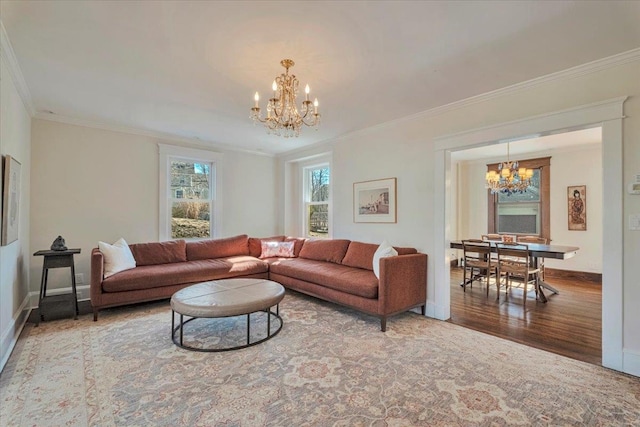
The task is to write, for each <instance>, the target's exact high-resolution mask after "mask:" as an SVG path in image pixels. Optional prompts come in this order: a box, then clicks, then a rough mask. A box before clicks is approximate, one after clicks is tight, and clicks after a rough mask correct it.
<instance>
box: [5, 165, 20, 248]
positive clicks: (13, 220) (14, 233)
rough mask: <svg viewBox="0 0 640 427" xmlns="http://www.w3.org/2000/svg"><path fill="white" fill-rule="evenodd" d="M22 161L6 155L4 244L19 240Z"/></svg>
mask: <svg viewBox="0 0 640 427" xmlns="http://www.w3.org/2000/svg"><path fill="white" fill-rule="evenodd" d="M20 168H21V165H20V162H18V161H17V160H16V159H14V158H13V157H11V156H9V155H6V156H4V175H3V179H2V184H3V185H2V239H0V240H1V244H2V246H6V245H8V244H9V243H11V242H15V241H16V240H18V222H19V220H20V213H19V207H20Z"/></svg>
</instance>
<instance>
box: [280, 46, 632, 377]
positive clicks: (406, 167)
mask: <svg viewBox="0 0 640 427" xmlns="http://www.w3.org/2000/svg"><path fill="white" fill-rule="evenodd" d="M638 76H640V61H639V60H638V58H637V56H636V57H635V59H634V60H628V61H626V62H621V63H619V64H618V65H616V66H611V67H593V68H591V69H590V70H589V71H588V72H583V73H572V74H569V75H566V76H558V77H555V78H549V79H541V80H540V81H538V82H535V83H532V84H527V85H523V86H522V87H521V88H518V89H514V90H506V91H503V92H501V93H499V94H495V95H493V96H486V97H483V98H481V99H474V100H470V101H468V102H465V103H461V104H460V105H459V106H457V107H451V108H442V109H439V110H437V111H435V112H427V113H426V114H424V115H416V116H412V117H411V118H407V119H405V120H399V121H396V122H391V123H386V124H383V125H380V126H377V127H374V128H370V129H367V130H366V131H361V132H357V133H354V134H351V135H348V136H346V137H343V138H340V139H339V140H335V141H329V142H327V144H326V147H327V148H330V149H332V150H333V158H334V163H333V165H334V167H333V171H332V172H333V190H334V204H333V206H334V219H335V224H334V230H335V233H334V237H344V238H351V239H356V240H363V241H368V242H380V241H381V240H382V239H388V240H389V241H390V242H391V243H392V244H398V245H409V246H414V247H416V248H418V249H420V250H421V251H424V252H426V253H427V254H433V253H434V252H435V251H442V250H444V249H445V248H441V247H438V248H436V247H434V240H435V237H436V236H438V235H441V233H442V230H435V229H434V225H433V224H434V217H435V213H436V212H437V210H439V209H441V208H442V207H441V206H434V202H433V200H434V198H435V191H434V176H435V172H434V171H435V167H436V165H435V163H434V157H435V156H436V152H435V150H434V143H433V141H434V139H435V138H437V137H442V136H444V135H450V134H456V133H459V132H463V131H466V130H471V129H478V128H482V127H486V126H490V125H496V124H500V123H506V122H510V121H515V120H519V119H524V118H528V117H533V116H537V115H541V114H545V113H548V112H552V111H560V110H564V109H569V108H575V107H578V106H581V105H586V104H590V103H594V102H599V101H603V100H608V99H612V98H615V97H620V96H630V98H629V99H628V100H627V101H626V103H625V107H624V109H625V115H626V118H625V119H624V123H623V126H624V129H623V130H624V136H623V148H624V152H623V153H622V155H623V159H624V180H625V183H627V182H629V181H630V180H631V177H632V174H633V173H639V172H640V79H639V78H638ZM321 149H322V147H315V148H314V150H321ZM302 154H304V153H298V155H302ZM439 167H441V166H439ZM388 177H397V178H398V223H397V224H354V223H353V218H352V215H353V213H352V209H353V208H352V185H353V182H356V181H363V180H368V179H377V178H388ZM282 188H285V189H286V186H283V187H282ZM589 194H590V196H591V194H593V193H592V192H590V193H589ZM590 201H591V199H590ZM632 212H633V213H638V212H640V197H639V196H629V195H627V194H625V196H624V213H625V218H624V222H625V223H624V251H625V252H624V271H623V274H624V307H620V311H623V313H624V319H623V336H624V350H625V354H628V355H629V357H630V358H633V359H635V360H637V361H639V362H640V334H638V333H637V331H638V330H640V311H638V310H637V309H636V307H637V306H638V305H640V286H638V280H637V278H638V277H640V263H638V261H637V260H638V259H640V238H639V236H640V233H638V232H637V231H629V229H628V228H627V225H626V224H627V217H628V215H629V214H631V213H632ZM591 218H592V217H590V219H591ZM621 221H622V219H621ZM281 224H282V226H283V227H284V226H285V224H284V217H282V218H281ZM460 232H462V231H460ZM606 233H607V225H606V224H605V229H604V234H606ZM433 266H434V265H433V257H430V262H429V273H428V286H427V298H428V304H427V306H428V307H429V305H430V304H431V305H433V304H435V303H436V294H435V289H436V287H437V286H446V284H435V283H434V275H433ZM604 333H606V331H605V332H604ZM630 363H633V362H630ZM628 366H630V364H629V365H628ZM637 369H638V370H637V371H636V372H640V365H638V368H637Z"/></svg>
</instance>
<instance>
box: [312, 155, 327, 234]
mask: <svg viewBox="0 0 640 427" xmlns="http://www.w3.org/2000/svg"><path fill="white" fill-rule="evenodd" d="M306 172H307V185H308V189H307V193H308V195H307V198H308V199H307V202H306V217H307V224H306V229H307V235H308V236H309V237H328V236H329V185H330V171H329V167H328V166H323V167H316V168H310V169H307V170H306Z"/></svg>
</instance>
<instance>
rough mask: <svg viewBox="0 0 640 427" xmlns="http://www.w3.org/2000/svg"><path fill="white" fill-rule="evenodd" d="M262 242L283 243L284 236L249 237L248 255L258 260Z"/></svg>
mask: <svg viewBox="0 0 640 427" xmlns="http://www.w3.org/2000/svg"><path fill="white" fill-rule="evenodd" d="M262 242H284V236H272V237H249V255H251V256H252V257H256V258H260V254H261V253H262Z"/></svg>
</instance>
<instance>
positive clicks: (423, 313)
mask: <svg viewBox="0 0 640 427" xmlns="http://www.w3.org/2000/svg"><path fill="white" fill-rule="evenodd" d="M420 312H421V313H422V315H423V316H425V315H426V314H427V305H426V304H423V305H422V307H420Z"/></svg>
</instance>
